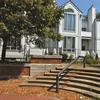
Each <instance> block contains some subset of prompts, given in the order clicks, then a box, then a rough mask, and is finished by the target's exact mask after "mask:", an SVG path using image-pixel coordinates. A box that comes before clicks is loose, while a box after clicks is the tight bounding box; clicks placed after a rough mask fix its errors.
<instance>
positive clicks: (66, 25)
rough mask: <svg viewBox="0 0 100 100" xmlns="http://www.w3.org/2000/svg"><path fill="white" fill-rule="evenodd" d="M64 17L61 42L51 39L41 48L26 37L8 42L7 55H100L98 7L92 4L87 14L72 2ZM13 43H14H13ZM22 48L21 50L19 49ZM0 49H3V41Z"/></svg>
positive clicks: (60, 26)
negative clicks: (28, 41)
mask: <svg viewBox="0 0 100 100" xmlns="http://www.w3.org/2000/svg"><path fill="white" fill-rule="evenodd" d="M63 8H64V14H63V15H64V17H63V18H61V19H60V23H59V29H58V31H59V34H61V35H62V36H64V39H63V40H61V41H60V42H57V41H55V42H53V41H52V40H49V42H48V43H44V44H46V47H45V49H39V48H37V46H36V45H33V44H32V43H29V44H27V43H26V40H25V38H24V37H22V38H21V39H20V41H19V42H18V43H17V42H14V40H15V39H13V40H11V42H9V43H8V47H7V53H6V56H7V57H15V56H17V57H24V56H25V55H26V54H27V53H29V54H31V55H44V54H48V53H49V54H50V53H53V54H57V53H59V52H62V53H64V52H66V53H73V54H74V55H75V56H78V55H85V54H86V52H90V53H91V52H95V53H98V55H99V57H100V46H99V45H100V33H99V32H100V21H99V20H97V19H96V8H95V7H94V6H91V7H90V9H89V10H88V13H87V16H84V15H83V13H82V12H81V10H80V9H79V8H78V7H77V6H76V5H75V4H74V3H73V2H72V1H70V0H69V1H68V2H67V3H66V4H65V5H64V6H63ZM12 43H13V44H12ZM19 48H20V50H19ZM0 51H2V43H1V48H0Z"/></svg>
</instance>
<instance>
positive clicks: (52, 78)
mask: <svg viewBox="0 0 100 100" xmlns="http://www.w3.org/2000/svg"><path fill="white" fill-rule="evenodd" d="M37 79H45V80H46V79H47V80H55V79H56V76H54V77H53V76H50V77H47V76H38V77H37ZM64 80H66V81H79V82H84V83H89V84H95V85H98V86H100V81H99V82H97V81H93V80H87V79H77V78H68V77H64V78H63V79H62V81H64Z"/></svg>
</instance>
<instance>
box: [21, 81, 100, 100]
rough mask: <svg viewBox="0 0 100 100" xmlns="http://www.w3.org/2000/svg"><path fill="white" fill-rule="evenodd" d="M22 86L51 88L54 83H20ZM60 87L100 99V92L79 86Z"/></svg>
mask: <svg viewBox="0 0 100 100" xmlns="http://www.w3.org/2000/svg"><path fill="white" fill-rule="evenodd" d="M20 86H21V87H47V88H50V87H51V86H52V84H45V83H43V84H41V83H22V84H20ZM55 87H56V86H54V87H53V88H55ZM59 88H60V89H63V90H67V91H73V92H77V93H80V94H84V95H87V96H90V97H93V98H97V99H98V100H99V99H100V93H95V92H93V91H90V90H85V89H82V88H77V87H71V86H65V85H64V86H60V87H59Z"/></svg>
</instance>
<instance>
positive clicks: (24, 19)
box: [0, 0, 63, 61]
mask: <svg viewBox="0 0 100 100" xmlns="http://www.w3.org/2000/svg"><path fill="white" fill-rule="evenodd" d="M62 12H63V10H62V8H59V7H56V5H55V3H54V0H0V37H1V38H2V40H3V49H2V60H3V61H4V60H5V54H6V47H7V41H8V39H9V38H10V37H12V36H15V37H18V36H22V35H24V36H26V37H29V36H30V38H29V39H30V40H29V41H31V42H33V41H35V42H36V43H37V44H40V45H41V44H43V42H44V41H45V39H46V38H51V39H53V40H55V39H56V40H60V39H61V38H62V37H61V35H59V34H58V33H57V31H56V30H55V28H56V26H57V24H58V23H59V19H60V18H61V17H62ZM40 45H39V46H40Z"/></svg>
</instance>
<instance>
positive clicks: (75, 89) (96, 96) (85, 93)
mask: <svg viewBox="0 0 100 100" xmlns="http://www.w3.org/2000/svg"><path fill="white" fill-rule="evenodd" d="M63 89H64V90H67V91H73V92H77V93H80V94H83V95H87V96H90V97H92V98H93V100H95V99H96V100H100V94H99V93H98V94H97V93H94V92H92V91H88V90H83V89H79V88H74V87H64V88H63ZM83 99H84V98H83Z"/></svg>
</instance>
